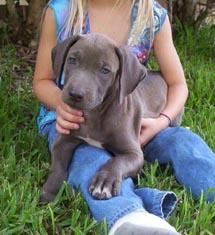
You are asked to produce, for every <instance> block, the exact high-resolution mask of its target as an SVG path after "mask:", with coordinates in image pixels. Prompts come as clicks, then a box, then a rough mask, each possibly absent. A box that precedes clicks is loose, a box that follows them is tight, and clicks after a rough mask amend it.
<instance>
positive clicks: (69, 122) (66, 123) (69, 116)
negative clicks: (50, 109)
mask: <svg viewBox="0 0 215 235" xmlns="http://www.w3.org/2000/svg"><path fill="white" fill-rule="evenodd" d="M56 113H57V122H56V129H57V131H58V132H59V133H60V134H66V135H68V134H70V131H71V130H77V129H79V124H80V123H83V122H84V117H83V112H82V111H79V110H75V109H73V108H71V107H70V106H69V105H67V104H65V103H64V102H60V104H59V105H58V106H57V108H56Z"/></svg>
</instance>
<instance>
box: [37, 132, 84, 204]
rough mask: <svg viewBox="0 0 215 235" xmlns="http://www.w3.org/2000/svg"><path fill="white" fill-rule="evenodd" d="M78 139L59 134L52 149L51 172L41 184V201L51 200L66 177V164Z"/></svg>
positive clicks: (77, 143)
mask: <svg viewBox="0 0 215 235" xmlns="http://www.w3.org/2000/svg"><path fill="white" fill-rule="evenodd" d="M80 143H81V142H80V140H78V139H76V138H72V137H71V136H66V135H59V137H58V139H57V141H56V142H55V144H54V146H53V150H52V165H51V173H50V175H49V177H48V179H47V181H46V183H45V184H44V186H43V193H42V197H41V202H43V203H46V202H50V201H53V200H54V198H55V196H56V194H57V193H58V191H59V189H60V187H61V185H62V184H63V181H65V180H67V177H68V166H69V163H70V161H71V158H72V155H73V151H74V149H75V148H76V147H77V146H78V145H79V144H80Z"/></svg>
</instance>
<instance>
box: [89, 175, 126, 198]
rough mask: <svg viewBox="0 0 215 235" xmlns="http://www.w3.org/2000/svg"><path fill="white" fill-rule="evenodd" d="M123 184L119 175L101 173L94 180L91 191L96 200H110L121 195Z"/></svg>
mask: <svg viewBox="0 0 215 235" xmlns="http://www.w3.org/2000/svg"><path fill="white" fill-rule="evenodd" d="M121 182H122V179H121V177H120V176H119V175H115V174H113V173H111V172H107V171H100V172H98V173H97V174H96V176H95V177H94V178H93V180H92V183H91V185H90V188H89V191H90V193H91V194H92V196H93V197H94V198H96V199H101V200H104V199H109V198H112V197H115V196H118V195H119V194H120V189H121Z"/></svg>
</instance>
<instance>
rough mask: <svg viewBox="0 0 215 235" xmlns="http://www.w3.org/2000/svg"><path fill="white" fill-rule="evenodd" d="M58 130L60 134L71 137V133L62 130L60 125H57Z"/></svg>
mask: <svg viewBox="0 0 215 235" xmlns="http://www.w3.org/2000/svg"><path fill="white" fill-rule="evenodd" d="M56 130H57V131H58V132H59V133H60V134H65V135H69V134H70V131H69V130H67V129H64V128H62V127H61V126H60V125H59V124H58V123H56Z"/></svg>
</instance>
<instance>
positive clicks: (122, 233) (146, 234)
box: [108, 211, 180, 235]
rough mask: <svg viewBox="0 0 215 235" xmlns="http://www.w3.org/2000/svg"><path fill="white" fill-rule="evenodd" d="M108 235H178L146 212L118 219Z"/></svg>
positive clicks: (170, 227)
mask: <svg viewBox="0 0 215 235" xmlns="http://www.w3.org/2000/svg"><path fill="white" fill-rule="evenodd" d="M108 235H180V234H179V233H178V232H177V231H176V230H175V228H174V227H173V226H171V225H170V224H169V223H168V222H166V221H165V220H163V219H161V218H160V217H158V216H155V215H153V214H151V213H148V212H146V211H134V212H132V213H130V214H128V215H125V216H123V217H122V218H120V219H119V220H118V221H117V222H116V223H115V224H114V225H113V227H112V228H111V230H110V231H109V233H108Z"/></svg>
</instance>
